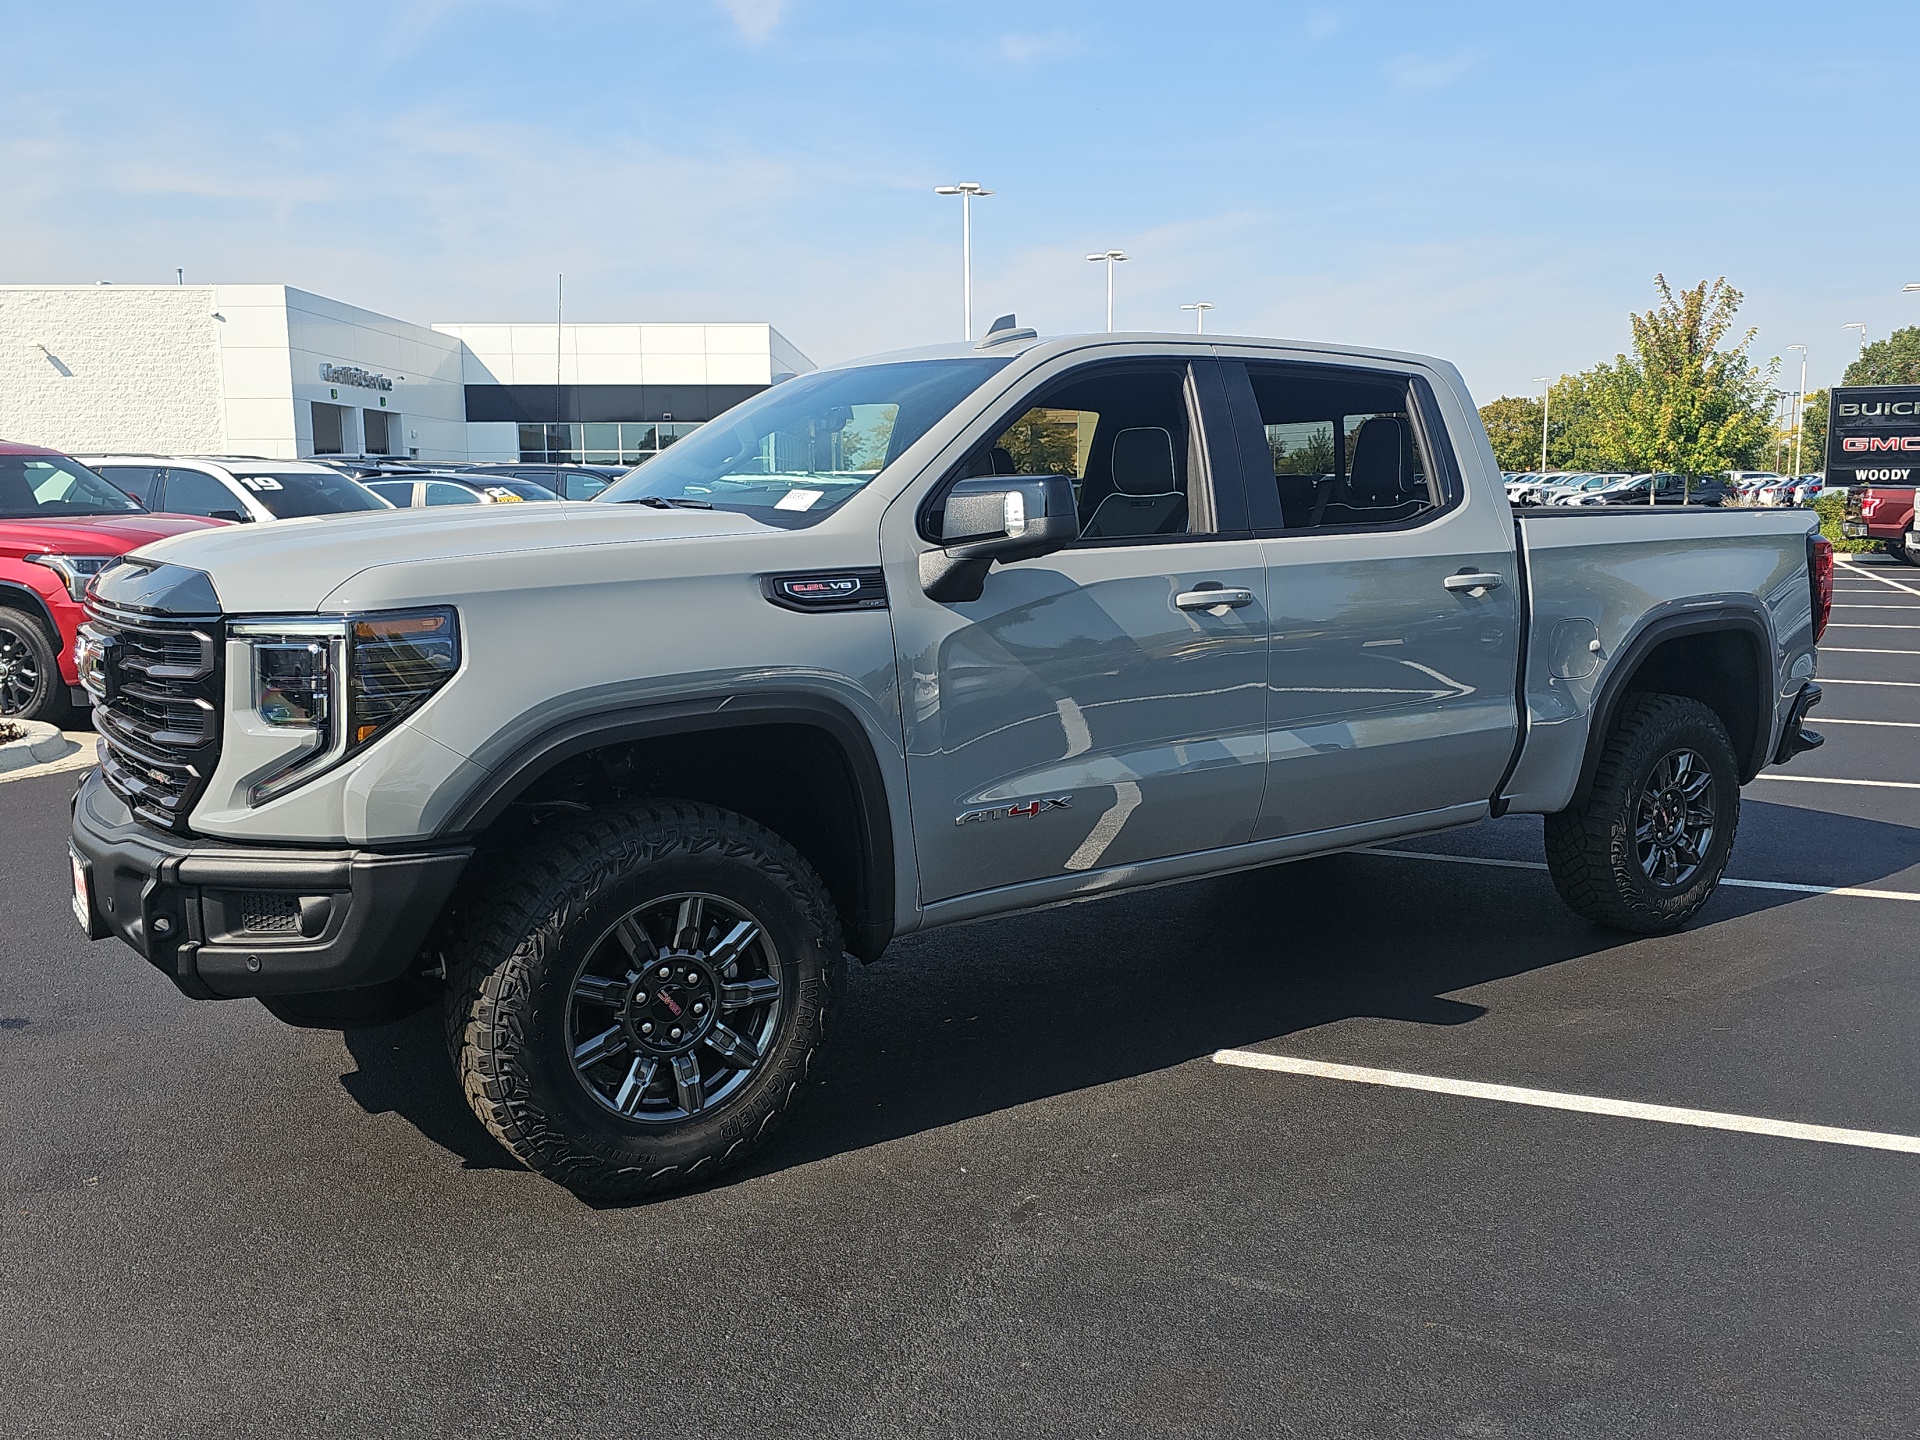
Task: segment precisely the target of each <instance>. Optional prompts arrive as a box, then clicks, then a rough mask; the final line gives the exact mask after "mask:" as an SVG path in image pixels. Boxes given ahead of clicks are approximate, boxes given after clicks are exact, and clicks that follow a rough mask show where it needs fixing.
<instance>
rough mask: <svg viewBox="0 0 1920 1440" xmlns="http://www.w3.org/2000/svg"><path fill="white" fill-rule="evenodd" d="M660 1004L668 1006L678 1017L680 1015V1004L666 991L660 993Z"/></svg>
mask: <svg viewBox="0 0 1920 1440" xmlns="http://www.w3.org/2000/svg"><path fill="white" fill-rule="evenodd" d="M660 1003H661V1004H662V1005H664V1006H666V1007H667V1009H669V1010H671V1011H672V1012H673V1013H674V1014H675V1015H676V1016H677V1015H679V1013H680V1005H679V1002H678V1001H676V1000H675V999H674V998H673V996H672V995H670V994H668V993H667V992H666V991H665V990H662V991H661V992H660Z"/></svg>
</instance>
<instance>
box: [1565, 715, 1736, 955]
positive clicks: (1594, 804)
mask: <svg viewBox="0 0 1920 1440" xmlns="http://www.w3.org/2000/svg"><path fill="white" fill-rule="evenodd" d="M1682 749H1684V750H1690V751H1692V752H1693V753H1695V754H1696V755H1698V756H1700V757H1701V758H1702V759H1703V760H1704V761H1705V762H1706V765H1707V769H1708V771H1709V773H1710V774H1711V775H1712V778H1713V791H1712V801H1713V806H1712V808H1713V811H1714V815H1715V820H1714V825H1713V838H1712V841H1711V843H1710V844H1709V845H1708V846H1707V847H1706V853H1705V854H1704V855H1703V857H1702V860H1701V863H1700V865H1699V867H1698V870H1697V872H1696V873H1695V874H1693V875H1692V876H1691V877H1689V878H1688V880H1687V881H1686V883H1685V884H1683V885H1676V886H1665V885H1659V884H1656V883H1654V882H1653V881H1652V880H1651V879H1649V877H1648V876H1647V875H1646V874H1645V873H1644V872H1643V870H1642V868H1641V865H1640V860H1639V856H1638V853H1637V848H1636V842H1635V826H1636V823H1637V817H1638V814H1639V809H1640V802H1641V797H1642V792H1643V790H1644V789H1645V787H1646V786H1647V784H1648V782H1649V780H1650V778H1651V777H1652V775H1653V772H1654V768H1655V767H1656V766H1657V765H1659V764H1660V763H1661V761H1662V760H1663V759H1664V758H1665V757H1667V756H1669V755H1671V754H1673V753H1674V752H1675V751H1676V750H1682ZM1739 771H1740V767H1739V762H1738V761H1737V760H1736V759H1735V758H1734V753H1733V743H1732V742H1731V741H1730V740H1729V739H1728V738H1727V731H1726V727H1725V726H1724V725H1722V724H1721V723H1720V717H1719V716H1717V715H1715V714H1714V713H1713V711H1711V710H1709V709H1708V708H1707V707H1706V706H1704V705H1702V704H1701V703H1700V702H1699V701H1697V700H1689V699H1686V698H1684V697H1682V696H1678V695H1629V696H1628V697H1627V698H1626V699H1625V700H1624V701H1622V702H1621V705H1620V709H1619V711H1618V713H1617V714H1616V716H1615V718H1614V722H1613V728H1612V731H1611V732H1610V733H1609V734H1608V736H1607V739H1606V745H1605V748H1604V749H1603V750H1602V751H1601V753H1600V763H1599V765H1598V767H1597V768H1596V769H1595V771H1594V776H1593V784H1592V786H1591V788H1590V790H1589V791H1588V794H1587V796H1586V799H1585V801H1584V802H1582V803H1578V804H1576V805H1575V806H1572V807H1570V808H1568V809H1566V810H1562V811H1560V812H1559V813H1558V814H1555V815H1549V816H1547V818H1546V850H1547V870H1548V872H1549V873H1550V874H1551V875H1552V876H1553V884H1554V888H1555V889H1556V890H1558V891H1559V892H1560V898H1561V899H1562V900H1564V901H1565V902H1566V904H1567V906H1568V908H1569V909H1571V910H1573V911H1574V913H1576V914H1578V915H1582V916H1584V917H1585V918H1587V919H1589V920H1592V921H1595V922H1597V923H1598V924H1601V925H1606V926H1610V927H1612V928H1613V929H1616V930H1629V931H1634V932H1636V933H1639V934H1643V935H1652V934H1659V933H1661V932H1663V931H1668V930H1677V929H1679V928H1680V927H1681V926H1682V925H1684V924H1686V922H1687V921H1688V920H1689V919H1691V918H1692V917H1693V914H1694V912H1695V911H1697V910H1699V908H1700V907H1701V906H1702V905H1704V904H1706V903H1707V900H1708V898H1709V897H1710V896H1711V895H1712V894H1713V892H1714V888H1715V887H1716V886H1717V885H1718V884H1719V883H1720V876H1721V874H1722V873H1723V872H1724V871H1725V870H1726V866H1727V857H1728V855H1729V854H1730V853H1731V852H1732V850H1733V840H1734V833H1735V830H1736V828H1737V827H1738V825H1739V822H1740V773H1739Z"/></svg>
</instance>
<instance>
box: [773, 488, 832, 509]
mask: <svg viewBox="0 0 1920 1440" xmlns="http://www.w3.org/2000/svg"><path fill="white" fill-rule="evenodd" d="M826 493H827V492H826V491H824V490H789V491H787V493H786V494H784V495H782V496H781V497H780V498H779V499H778V500H776V501H774V502H773V508H774V509H776V510H811V509H812V508H813V505H814V502H815V501H816V500H818V499H819V498H820V497H821V496H822V495H825V494H826Z"/></svg>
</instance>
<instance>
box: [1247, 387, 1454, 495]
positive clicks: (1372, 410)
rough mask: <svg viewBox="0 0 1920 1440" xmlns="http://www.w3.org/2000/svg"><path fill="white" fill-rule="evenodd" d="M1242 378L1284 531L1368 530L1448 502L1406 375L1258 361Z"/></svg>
mask: <svg viewBox="0 0 1920 1440" xmlns="http://www.w3.org/2000/svg"><path fill="white" fill-rule="evenodd" d="M1246 375H1247V379H1248V381H1249V382H1250V387H1251V390H1252V400H1253V404H1254V407H1255V409H1256V411H1257V414H1258V418H1259V424H1260V430H1261V436H1262V440H1263V448H1264V452H1265V453H1264V456H1263V457H1262V458H1263V459H1264V462H1265V465H1266V467H1269V468H1270V470H1271V474H1272V477H1273V481H1272V483H1273V493H1274V498H1275V499H1276V500H1277V501H1278V503H1279V510H1280V520H1281V524H1280V528H1281V529H1283V530H1288V531H1293V530H1335V529H1338V530H1351V529H1373V528H1378V527H1381V526H1387V525H1402V524H1408V523H1417V522H1419V521H1420V520H1422V519H1424V518H1426V517H1428V516H1430V515H1433V514H1437V513H1438V512H1439V511H1440V510H1442V509H1444V508H1445V506H1446V504H1447V493H1446V486H1445V484H1444V483H1443V482H1442V480H1441V477H1440V476H1438V475H1437V474H1436V472H1435V468H1434V464H1433V462H1432V458H1431V457H1430V456H1429V455H1428V453H1427V439H1426V436H1425V434H1424V433H1423V427H1422V425H1421V423H1420V420H1419V418H1418V416H1417V413H1416V403H1415V396H1414V386H1413V381H1412V377H1410V376H1400V375H1391V374H1381V373H1378V372H1371V371H1359V370H1346V369H1340V368H1336V367H1333V366H1316V365H1293V364H1273V365H1263V364H1260V363H1258V362H1252V363H1249V364H1248V365H1247V366H1246ZM1238 393H1239V395H1240V396H1241V397H1243V398H1244V396H1245V394H1246V392H1245V391H1239V392H1238ZM1258 466H1259V462H1258V461H1256V468H1258ZM1248 483H1249V485H1257V484H1259V480H1258V478H1257V476H1256V477H1250V478H1249V481H1248ZM1263 508H1265V507H1263ZM1269 513H1270V512H1269Z"/></svg>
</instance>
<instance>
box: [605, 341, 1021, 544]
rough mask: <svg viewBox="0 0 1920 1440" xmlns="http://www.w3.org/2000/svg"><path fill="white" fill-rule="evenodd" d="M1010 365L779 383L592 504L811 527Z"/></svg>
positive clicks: (916, 366)
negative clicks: (651, 502)
mask: <svg viewBox="0 0 1920 1440" xmlns="http://www.w3.org/2000/svg"><path fill="white" fill-rule="evenodd" d="M1006 363H1007V362H1006V360H1004V359H979V360H975V359H971V358H969V359H964V360H904V361H900V362H899V363H897V364H891V365H863V366H860V367H859V368H857V369H852V370H820V371H815V372H814V373H813V374H811V375H802V376H799V377H797V378H795V379H792V380H787V381H783V382H782V383H780V384H778V385H775V386H774V387H773V388H772V389H770V390H763V391H761V392H760V393H759V394H758V395H756V396H754V397H753V398H752V399H751V400H748V401H745V402H744V403H742V404H739V405H736V406H734V408H733V409H731V410H729V411H727V412H726V414H724V415H722V416H721V417H720V418H719V419H718V420H713V421H710V422H708V423H707V424H705V425H702V426H701V427H700V428H699V429H698V430H696V431H694V432H693V433H692V434H691V435H689V436H687V437H686V438H685V439H684V440H681V441H679V442H678V443H677V444H675V445H674V446H673V448H672V449H669V450H663V451H661V452H660V454H659V456H658V457H656V458H655V459H652V460H649V461H647V462H646V463H645V464H644V465H641V466H640V467H638V468H637V469H635V470H631V471H629V472H628V473H627V474H626V475H624V476H623V477H621V479H620V480H618V481H616V482H615V483H614V484H613V485H611V486H609V487H608V488H607V489H606V490H604V491H602V492H601V493H600V494H599V495H596V496H595V497H594V503H595V504H601V505H604V504H614V505H618V504H632V503H635V502H639V501H645V500H648V499H655V500H656V501H659V500H664V501H682V502H687V503H693V504H700V505H710V506H712V507H713V508H715V509H718V510H736V511H741V512H743V513H746V514H750V515H752V516H753V517H754V518H755V519H756V520H764V521H766V522H767V523H768V524H772V525H783V526H799V525H806V524H811V523H812V522H813V521H815V520H818V519H819V518H820V517H821V516H823V515H827V514H829V513H831V512H832V511H833V510H834V508H835V507H837V506H839V505H842V504H844V503H845V502H846V501H847V500H848V499H850V498H851V497H852V496H854V495H856V494H858V493H859V492H860V490H861V489H862V488H863V487H864V486H865V485H866V484H867V482H868V481H870V480H872V479H873V477H874V476H875V475H877V474H879V473H880V471H881V469H882V468H883V467H885V465H886V464H887V462H888V461H890V460H892V459H893V458H894V457H895V456H897V455H899V454H900V452H901V451H903V450H905V449H906V448H907V447H908V446H909V445H911V444H913V442H914V441H916V440H918V439H919V438H920V437H921V436H922V435H924V434H926V433H927V431H928V429H930V428H931V427H932V425H933V423H934V422H935V421H936V420H938V419H939V418H940V417H941V416H942V415H945V414H946V413H947V412H948V411H949V410H951V409H952V408H953V407H954V406H955V405H957V404H959V403H960V401H962V400H963V399H965V398H966V397H967V396H968V395H969V394H971V393H972V392H973V391H974V389H975V388H977V387H978V386H979V385H980V383H981V382H982V381H983V380H985V379H986V378H987V377H988V376H989V375H991V374H993V373H994V372H995V371H996V370H998V369H1000V367H1001V366H1003V365H1005V364H1006Z"/></svg>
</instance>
